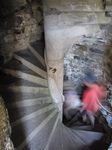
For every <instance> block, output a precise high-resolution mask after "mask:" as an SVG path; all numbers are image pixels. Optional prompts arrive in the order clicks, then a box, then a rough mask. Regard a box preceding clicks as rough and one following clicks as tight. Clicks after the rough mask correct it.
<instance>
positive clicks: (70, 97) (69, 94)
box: [64, 90, 82, 120]
mask: <svg viewBox="0 0 112 150" xmlns="http://www.w3.org/2000/svg"><path fill="white" fill-rule="evenodd" d="M64 97H65V101H64V116H65V117H66V119H68V120H69V119H71V117H72V116H71V114H70V113H69V110H70V109H75V110H79V107H80V106H81V105H82V103H81V100H80V99H79V97H78V95H77V93H76V91H75V90H66V91H64Z"/></svg>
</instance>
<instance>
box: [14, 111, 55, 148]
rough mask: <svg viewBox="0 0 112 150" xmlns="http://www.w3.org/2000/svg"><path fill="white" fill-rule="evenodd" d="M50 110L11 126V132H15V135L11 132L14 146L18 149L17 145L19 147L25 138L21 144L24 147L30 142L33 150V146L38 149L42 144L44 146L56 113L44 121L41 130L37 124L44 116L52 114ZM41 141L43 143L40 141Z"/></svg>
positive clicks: (42, 120)
mask: <svg viewBox="0 0 112 150" xmlns="http://www.w3.org/2000/svg"><path fill="white" fill-rule="evenodd" d="M52 112H53V110H50V111H48V112H47V113H44V114H41V115H40V116H37V117H35V118H33V119H30V120H28V121H26V122H24V123H21V124H19V125H17V126H15V127H13V128H12V130H13V132H14V133H17V134H16V135H15V134H12V140H13V141H14V144H15V148H17V149H18V147H20V146H21V145H22V143H24V141H25V140H26V139H27V142H26V143H25V144H24V146H23V148H24V149H25V148H26V147H27V146H28V145H29V143H30V148H31V150H33V148H34V149H39V148H41V147H43V146H44V147H45V145H46V143H47V140H48V135H50V132H51V130H52V128H53V125H54V122H55V120H56V118H57V113H56V114H55V115H54V116H53V117H52V118H49V121H48V122H47V123H46V122H45V123H44V126H43V127H42V129H41V130H40V129H38V128H40V127H39V126H40V124H41V123H42V122H44V120H45V119H46V116H47V117H49V116H50V115H51V114H52ZM46 121H47V120H46ZM24 126H25V129H24ZM21 129H22V130H21ZM38 130H39V131H38ZM45 130H46V132H45ZM36 132H38V134H36ZM32 133H33V134H32ZM29 137H30V138H29ZM42 139H43V140H42ZM42 141H43V142H44V143H42ZM23 148H22V149H23Z"/></svg>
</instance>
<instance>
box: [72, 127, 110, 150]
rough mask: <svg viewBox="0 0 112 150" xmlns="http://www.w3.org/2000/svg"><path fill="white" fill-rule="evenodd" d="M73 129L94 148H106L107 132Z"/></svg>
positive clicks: (95, 149) (94, 149)
mask: <svg viewBox="0 0 112 150" xmlns="http://www.w3.org/2000/svg"><path fill="white" fill-rule="evenodd" d="M71 131H72V132H73V133H74V134H75V135H77V136H78V137H79V138H80V139H81V140H82V141H84V143H85V144H86V145H87V146H88V147H90V149H93V150H99V149H102V150H106V149H105V148H107V145H106V143H105V140H106V138H107V137H106V136H107V135H106V134H104V133H100V132H92V131H83V130H73V129H71Z"/></svg>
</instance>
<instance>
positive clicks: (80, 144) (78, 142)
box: [64, 127, 90, 150]
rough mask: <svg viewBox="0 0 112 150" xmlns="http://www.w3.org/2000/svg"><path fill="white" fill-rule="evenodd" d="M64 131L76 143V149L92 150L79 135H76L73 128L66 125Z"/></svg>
mask: <svg viewBox="0 0 112 150" xmlns="http://www.w3.org/2000/svg"><path fill="white" fill-rule="evenodd" d="M65 130H66V131H64V132H65V133H66V135H68V136H69V139H70V140H71V141H72V144H73V145H74V149H76V150H79V149H80V150H90V148H89V147H88V146H87V145H86V144H85V143H84V142H83V141H82V140H81V139H80V138H79V137H78V136H76V135H75V134H74V133H73V132H72V131H71V129H69V128H68V127H65Z"/></svg>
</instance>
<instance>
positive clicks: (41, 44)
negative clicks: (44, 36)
mask: <svg viewBox="0 0 112 150" xmlns="http://www.w3.org/2000/svg"><path fill="white" fill-rule="evenodd" d="M30 45H31V47H32V48H33V49H35V51H36V52H38V54H39V55H40V56H41V57H42V58H43V59H44V48H45V43H44V41H37V42H31V43H30ZM30 50H31V49H30Z"/></svg>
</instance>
